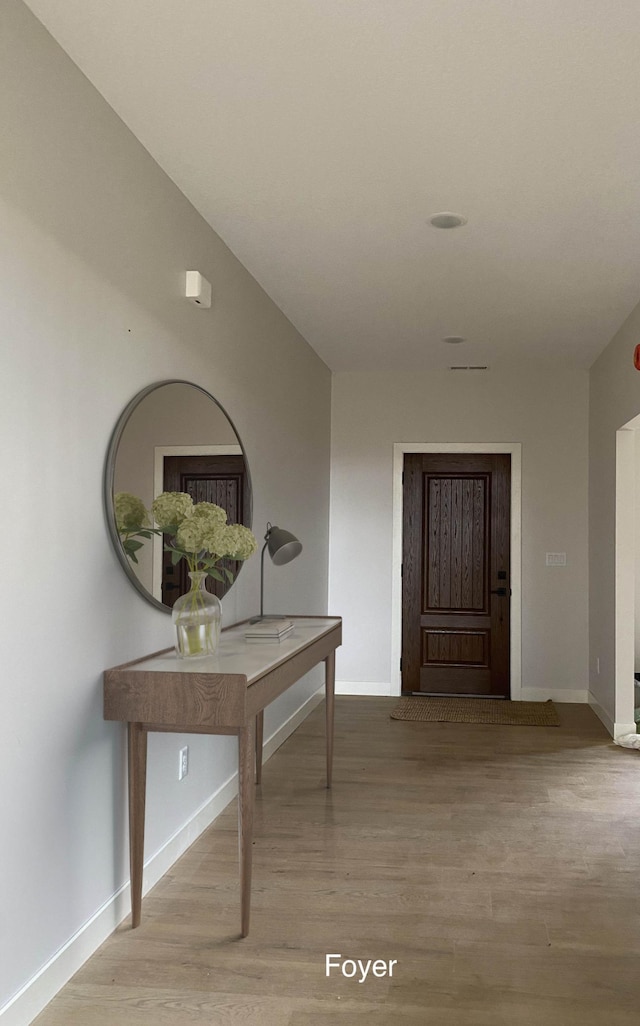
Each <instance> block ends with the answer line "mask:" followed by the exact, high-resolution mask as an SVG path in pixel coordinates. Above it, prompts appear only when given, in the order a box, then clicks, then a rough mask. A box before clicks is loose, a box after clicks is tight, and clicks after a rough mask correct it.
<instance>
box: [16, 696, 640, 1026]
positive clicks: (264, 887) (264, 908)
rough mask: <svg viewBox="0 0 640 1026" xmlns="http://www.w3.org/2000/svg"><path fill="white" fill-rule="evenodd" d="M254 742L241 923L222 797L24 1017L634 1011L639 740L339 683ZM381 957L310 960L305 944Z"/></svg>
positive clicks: (313, 1020)
mask: <svg viewBox="0 0 640 1026" xmlns="http://www.w3.org/2000/svg"><path fill="white" fill-rule="evenodd" d="M336 704H337V710H336V760H335V774H334V789H333V792H327V791H326V789H325V788H324V786H323V773H324V730H323V712H324V709H323V707H320V708H319V709H317V710H316V711H315V712H314V713H313V714H312V716H311V717H309V719H308V720H307V721H306V722H305V723H304V724H303V725H302V727H301V728H300V729H299V730H298V731H297V732H296V733H295V734H294V735H293V737H291V738H290V739H289V740H288V741H287V742H286V744H285V745H284V746H283V747H282V748H281V749H280V750H279V751H278V752H277V753H276V755H275V756H274V757H273V758H272V759H271V760H270V761H269V762H268V763H267V765H266V766H265V771H264V780H263V783H262V787H261V788H260V789H259V794H258V807H257V823H256V839H255V847H254V885H253V915H252V927H251V934H250V936H249V937H248V938H247V939H246V940H239V939H238V926H239V910H238V884H237V835H236V809H235V804H234V805H232V806H230V807H229V808H228V809H227V810H226V811H225V812H224V813H223V815H222V816H221V817H220V818H219V819H218V820H217V821H216V823H215V824H214V825H213V827H211V828H210V829H209V830H208V831H207V832H206V833H205V834H203V835H202V836H201V837H200V838H199V840H198V841H197V842H196V843H195V844H194V845H193V847H192V848H190V849H189V851H188V852H187V853H186V854H185V855H184V856H183V858H182V859H181V860H180V861H179V863H177V864H176V865H175V866H174V867H173V869H172V870H171V872H170V873H169V874H168V875H167V876H166V877H164V879H163V880H162V881H161V882H160V883H159V884H158V886H157V887H156V888H155V889H154V890H153V891H152V892H151V894H150V895H149V896H148V897H147V898H145V900H144V902H143V912H142V917H143V918H142V926H141V927H140V928H139V929H138V930H136V931H134V932H132V931H131V930H130V929H129V927H128V924H127V923H125V924H123V926H122V927H121V928H120V929H119V930H118V931H117V932H116V933H115V934H114V935H113V937H111V938H110V939H109V940H108V941H107V943H106V944H104V945H103V947H102V948H101V949H100V951H99V952H97V954H96V955H95V956H94V957H93V958H92V959H91V960H90V961H89V962H88V963H87V964H86V965H85V966H84V967H83V969H82V970H81V971H80V972H79V973H77V975H76V976H75V977H74V978H73V980H71V982H70V983H69V984H68V985H67V986H66V987H65V988H64V990H63V991H62V992H61V993H60V994H59V995H58V997H57V998H56V999H55V1000H54V1001H53V1002H52V1003H51V1004H50V1005H49V1007H48V1008H47V1009H46V1010H45V1011H44V1012H43V1014H42V1015H40V1016H39V1017H38V1018H37V1019H36V1023H37V1026H73V1024H78V1026H80V1024H82V1026H188V1024H198V1026H205V1024H206V1026H223V1024H224V1026H239V1024H250V1026H254V1024H256V1026H334V1024H337V1026H351V1024H354V1026H355V1024H357V1026H404V1024H406V1026H578V1024H579V1026H627V1024H629V1026H630V1024H632V1023H633V1024H634V1026H636V1024H637V1023H638V1022H639V1021H640V911H639V910H640V800H639V799H640V751H631V750H626V749H621V748H618V747H616V746H614V745H613V744H612V742H611V739H610V738H609V737H608V735H607V734H606V732H605V730H604V728H603V727H602V725H601V724H600V722H599V721H598V720H597V719H596V717H595V716H594V715H593V713H592V712H591V710H590V709H589V708H588V707H587V706H576V705H572V706H566V705H561V706H559V711H560V715H561V719H562V725H561V727H559V728H558V727H504V726H484V725H478V724H468V725H467V724H465V725H460V724H439V723H406V722H399V721H394V720H390V719H389V712H390V709H391V708H392V707H393V704H394V700H393V699H379V698H339V699H338V700H337V703H336ZM327 953H336V954H337V953H340V954H342V955H343V956H344V957H345V958H346V957H350V958H356V959H357V958H360V959H363V960H366V959H397V960H398V965H397V966H396V967H395V968H394V977H393V979H391V980H390V979H388V978H383V979H367V981H366V982H365V983H362V984H359V983H358V982H357V980H356V979H354V980H348V979H345V978H343V977H342V976H341V975H332V976H331V977H330V978H329V979H327V978H326V977H325V955H326V954H327Z"/></svg>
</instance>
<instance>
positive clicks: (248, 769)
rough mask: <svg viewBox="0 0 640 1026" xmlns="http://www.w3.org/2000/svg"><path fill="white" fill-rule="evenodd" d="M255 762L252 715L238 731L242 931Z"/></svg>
mask: <svg viewBox="0 0 640 1026" xmlns="http://www.w3.org/2000/svg"><path fill="white" fill-rule="evenodd" d="M255 765H256V721H255V717H251V719H250V721H249V723H248V724H247V726H246V727H242V728H241V729H240V731H239V732H238V777H239V780H238V843H239V855H240V916H241V934H242V936H243V937H246V936H247V934H248V933H249V916H250V913H251V856H252V854H253V851H252V848H253V806H254V800H255V784H254V772H255Z"/></svg>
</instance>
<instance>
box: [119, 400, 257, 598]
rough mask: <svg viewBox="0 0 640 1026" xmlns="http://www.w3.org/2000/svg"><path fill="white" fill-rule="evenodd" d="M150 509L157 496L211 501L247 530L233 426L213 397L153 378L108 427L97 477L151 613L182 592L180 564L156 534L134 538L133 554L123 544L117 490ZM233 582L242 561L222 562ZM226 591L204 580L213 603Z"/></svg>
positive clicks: (243, 467)
mask: <svg viewBox="0 0 640 1026" xmlns="http://www.w3.org/2000/svg"><path fill="white" fill-rule="evenodd" d="M122 492H125V493H128V494H129V495H133V496H135V497H136V498H138V499H140V500H141V501H142V503H143V505H144V507H145V509H147V510H149V509H150V508H151V503H152V502H153V500H154V499H155V498H156V497H157V496H158V495H160V493H161V492H187V493H188V494H189V495H191V498H192V499H193V501H194V502H203V501H204V502H213V503H215V504H216V505H218V506H221V507H222V508H223V509H224V510H225V511H226V513H227V521H228V523H230V524H243V525H244V526H245V527H249V528H250V527H251V521H252V499H251V480H250V477H249V467H248V464H247V458H246V456H245V452H244V449H243V447H242V442H241V441H240V438H239V437H238V433H237V431H236V429H235V427H234V426H233V422H232V421H231V419H230V417H229V416H228V415H227V413H226V412H225V410H224V409H223V408H222V406H221V405H220V403H219V402H217V401H216V400H215V399H214V398H213V396H212V395H209V393H208V392H206V391H205V390H204V389H203V388H200V386H199V385H193V384H191V383H190V382H188V381H160V382H158V383H157V384H154V385H149V387H148V388H145V389H144V390H143V391H142V392H140V393H139V394H138V395H136V396H135V397H134V398H133V399H132V400H131V402H130V403H129V405H128V406H127V407H126V409H125V410H123V412H122V414H121V416H120V418H119V420H118V423H117V424H116V426H115V429H114V432H113V435H112V437H111V441H110V443H109V449H108V452H107V460H106V465H105V475H104V499H105V510H106V517H107V524H108V528H109V535H110V537H111V540H112V542H113V545H114V548H115V551H116V554H117V556H118V559H119V561H120V563H121V565H122V567H123V569H124V571H125V573H126V575H127V577H128V578H129V580H130V581H131V583H132V584H133V586H134V587H135V588H136V589H137V591H139V592H140V594H141V595H143V596H144V598H146V599H147V601H148V602H150V603H151V604H152V605H154V606H156V607H157V608H158V609H164V610H165V611H169V610H170V609H171V607H172V606H173V604H174V602H175V600H176V599H177V598H178V597H179V596H180V595H182V594H184V592H185V591H187V590H188V587H189V582H188V579H187V576H186V574H187V568H186V565H185V562H184V560H181V561H180V563H178V564H177V565H175V566H174V565H173V564H172V561H171V556H170V553H169V554H167V553H166V552H165V550H164V544H163V537H162V535H159V534H154V535H152V536H151V537H149V538H141V539H140V541H141V542H142V544H141V545H140V548H138V549H137V550H136V551H135V557H134V558H132V556H131V555H128V554H127V553H126V552H125V550H124V548H123V543H122V536H121V534H120V532H119V530H118V525H117V523H116V516H115V506H114V500H115V496H116V495H117V494H119V493H122ZM224 566H225V568H226V569H227V570H229V571H230V573H231V575H232V576H233V580H234V581H235V579H236V577H237V575H238V573H239V572H240V570H241V568H242V562H239V561H232V560H225V561H224ZM232 586H233V583H229V582H228V581H227V580H225V581H224V582H222V581H215V580H213V578H209V579H208V581H207V587H208V588H209V589H210V590H211V591H213V592H214V593H215V594H216V595H217V596H218V597H219V598H222V596H223V595H225V594H226V592H227V591H228V590H229V588H230V587H232Z"/></svg>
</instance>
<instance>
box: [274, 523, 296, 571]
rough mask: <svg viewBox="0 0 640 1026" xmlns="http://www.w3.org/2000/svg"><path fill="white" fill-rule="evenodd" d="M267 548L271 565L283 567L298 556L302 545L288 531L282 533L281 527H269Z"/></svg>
mask: <svg viewBox="0 0 640 1026" xmlns="http://www.w3.org/2000/svg"><path fill="white" fill-rule="evenodd" d="M267 548H268V549H269V555H270V556H271V561H272V563H275V565H276V566H283V565H284V564H285V563H289V562H290V561H291V560H292V559H295V558H296V556H299V555H300V553H301V552H302V543H301V542H299V541H298V539H297V538H296V536H295V534H291V532H290V531H284V530H283V529H282V528H281V527H271V528H270V529H269V530H268V532H267Z"/></svg>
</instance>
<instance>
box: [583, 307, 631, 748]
mask: <svg viewBox="0 0 640 1026" xmlns="http://www.w3.org/2000/svg"><path fill="white" fill-rule="evenodd" d="M638 343H640V306H637V307H636V308H635V310H634V311H633V312H632V313H631V315H630V316H629V317H628V319H627V320H626V322H625V323H624V324H623V325H622V327H621V328H620V330H619V331H618V332H617V334H616V335H615V336H614V338H613V339H612V340H611V342H610V343H609V345H608V346H607V347H606V349H605V350H604V352H603V353H602V354H601V355H600V357H599V358H598V360H596V362H595V363H594V365H593V367H592V368H591V373H590V394H589V589H590V592H589V595H590V597H589V644H590V659H589V671H590V690H591V693H592V695H593V697H594V699H595V701H596V702H597V703H598V704H599V706H600V708H601V709H602V711H603V713H604V718H605V721H606V722H608V723H609V725H610V726H611V725H613V724H619V725H620V727H619V728H618V727H616V728H615V730H616V733H620V732H622V730H623V729H624V725H625V724H626V725H627V726H629V725H630V724H631V723H632V720H633V662H632V659H633V634H634V610H633V604H634V603H633V587H632V588H631V591H630V593H628V594H627V595H621V594H620V592H618V595H616V484H618V486H619V487H620V486H623V485H624V482H621V481H620V480H618V482H616V451H617V447H618V449H619V448H620V441H621V440H620V439H617V438H616V432H618V431H619V430H620V429H621V428H624V426H625V425H626V424H628V423H629V421H631V420H633V418H634V417H637V416H638V414H640V373H639V372H638V371H637V370H635V368H634V366H633V351H634V348H635V346H636V345H637V344H638ZM634 443H635V439H632V440H631V445H630V447H629V449H630V452H631V453H633V450H634V449H635V444H634ZM634 462H635V461H634ZM628 485H629V489H630V490H633V488H632V485H633V483H632V481H631V480H629V482H628ZM633 505H634V504H633V503H632V504H631V508H630V510H629V511H628V512H629V513H630V514H631V516H634V515H635V516H636V517H637V516H638V513H639V512H640V511H638V510H635V511H634V508H633ZM620 512H621V510H620V509H618V514H619V513H620ZM619 526H620V525H619ZM633 533H634V532H633V528H632V532H631V535H633ZM618 556H619V558H620V559H621V560H622V561H623V563H624V564H627V566H633V565H634V563H635V559H634V552H633V548H632V546H631V545H630V546H629V547H628V551H623V550H622V549H621V550H620V551H619V553H618ZM631 584H632V585H633V580H632V581H631ZM616 607H617V608H616ZM616 616H617V621H618V624H617V626H618V631H617V636H618V637H617V640H618V646H619V645H620V644H621V643H622V646H623V648H624V647H625V643H626V641H627V640H628V650H629V654H630V660H631V661H630V662H629V665H628V666H627V665H626V660H624V664H623V663H622V662H621V652H620V648H619V647H618V652H616ZM598 661H599V666H600V672H599V673H598ZM611 729H614V728H613V727H611Z"/></svg>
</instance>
